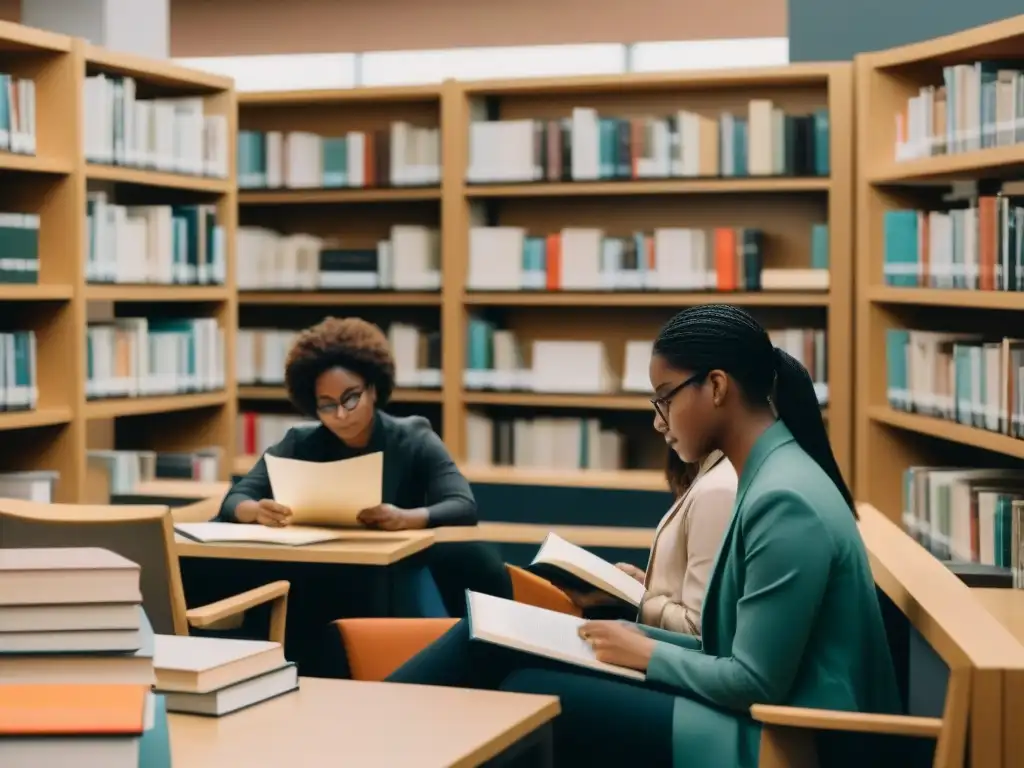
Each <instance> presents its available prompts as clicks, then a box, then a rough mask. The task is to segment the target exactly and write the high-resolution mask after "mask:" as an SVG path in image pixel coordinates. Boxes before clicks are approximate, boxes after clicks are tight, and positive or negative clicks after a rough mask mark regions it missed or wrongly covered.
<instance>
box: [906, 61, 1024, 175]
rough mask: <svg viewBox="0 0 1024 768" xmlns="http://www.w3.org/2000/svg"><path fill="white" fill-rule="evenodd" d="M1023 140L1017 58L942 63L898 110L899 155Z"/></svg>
mask: <svg viewBox="0 0 1024 768" xmlns="http://www.w3.org/2000/svg"><path fill="white" fill-rule="evenodd" d="M1020 142H1024V71H1022V69H1021V67H1020V65H1019V63H1018V62H1013V61H1000V60H982V61H976V62H974V63H973V64H952V65H948V66H945V67H943V68H942V84H941V85H940V84H938V83H936V84H933V85H927V86H924V87H922V88H920V89H919V90H918V92H917V94H916V95H914V96H911V97H910V98H909V99H907V106H906V109H905V111H903V112H901V113H900V114H897V116H896V149H895V158H896V160H897V161H902V160H914V159H917V158H921V157H932V156H935V155H952V154H956V153H959V152H973V151H975V150H979V149H989V148H991V147H1005V146H1010V145H1012V144H1018V143H1020Z"/></svg>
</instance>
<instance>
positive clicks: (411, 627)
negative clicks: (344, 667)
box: [334, 619, 456, 682]
mask: <svg viewBox="0 0 1024 768" xmlns="http://www.w3.org/2000/svg"><path fill="white" fill-rule="evenodd" d="M455 623H456V620H455V619H339V620H338V621H336V622H334V625H335V626H336V627H337V628H338V634H340V635H341V643H342V645H343V646H344V648H345V655H346V656H347V657H348V667H349V671H350V672H351V674H352V679H353V680H368V681H371V682H380V681H382V680H384V679H385V678H386V677H387V676H388V675H390V674H391V673H392V672H394V671H395V670H396V669H398V668H399V667H400V666H402V665H403V664H404V663H405V662H407V661H408V660H409V659H411V658H412V657H413V656H415V655H416V654H417V653H419V652H420V651H422V650H423V649H424V648H426V647H427V646H428V645H430V644H431V643H432V642H434V641H435V640H437V639H438V638H439V637H441V635H443V634H444V633H445V632H447V631H448V630H449V629H451V628H452V627H453V626H455Z"/></svg>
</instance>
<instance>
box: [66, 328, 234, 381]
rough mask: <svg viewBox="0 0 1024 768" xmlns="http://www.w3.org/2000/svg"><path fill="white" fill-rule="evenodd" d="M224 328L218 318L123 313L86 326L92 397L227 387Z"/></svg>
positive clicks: (87, 360) (88, 373) (88, 372)
mask: <svg viewBox="0 0 1024 768" xmlns="http://www.w3.org/2000/svg"><path fill="white" fill-rule="evenodd" d="M224 349H225V347H224V329H223V328H221V327H220V326H218V325H217V320H216V319H215V318H209V317H201V318H145V317H123V318H117V319H116V320H114V321H112V322H109V323H94V324H90V325H89V327H88V329H87V330H86V350H87V351H86V363H87V379H86V385H85V391H86V396H87V397H89V398H107V397H143V396H147V395H171V394H185V393H188V392H206V391H212V390H218V389H223V388H224V381H225V378H224Z"/></svg>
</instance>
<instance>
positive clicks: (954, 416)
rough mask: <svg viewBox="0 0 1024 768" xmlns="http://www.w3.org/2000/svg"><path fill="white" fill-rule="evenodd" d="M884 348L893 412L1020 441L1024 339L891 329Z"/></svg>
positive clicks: (1023, 414) (1023, 411)
mask: <svg viewBox="0 0 1024 768" xmlns="http://www.w3.org/2000/svg"><path fill="white" fill-rule="evenodd" d="M885 347H886V349H885V351H886V393H887V398H888V400H889V404H890V405H891V406H892V407H893V408H895V409H897V410H902V411H911V412H914V413H920V414H923V415H926V416H932V417H934V418H938V419H946V420H948V421H955V422H958V423H960V424H965V425H967V426H971V427H977V428H978V429H985V430H989V431H991V432H999V433H1001V434H1004V435H1010V436H1012V437H1017V438H1024V341H1022V340H1017V339H1010V338H1003V339H986V338H985V337H983V336H980V335H977V334H970V333H945V332H936V331H913V330H905V329H901V328H890V329H888V330H887V331H886V337H885Z"/></svg>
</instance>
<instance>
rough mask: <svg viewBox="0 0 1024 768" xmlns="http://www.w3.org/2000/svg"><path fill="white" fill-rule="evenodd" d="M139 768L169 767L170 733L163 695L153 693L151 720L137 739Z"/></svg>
mask: <svg viewBox="0 0 1024 768" xmlns="http://www.w3.org/2000/svg"><path fill="white" fill-rule="evenodd" d="M139 768H171V734H170V729H169V728H168V725H167V704H166V702H165V701H164V697H163V696H161V695H159V694H153V722H152V723H149V724H147V728H146V730H145V732H144V733H143V734H142V739H140V740H139Z"/></svg>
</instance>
